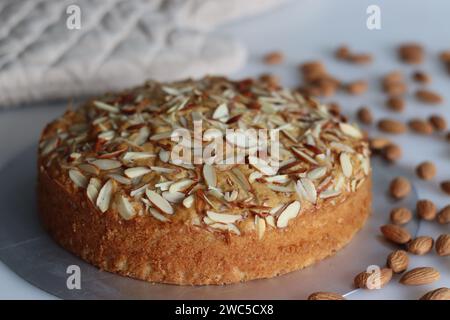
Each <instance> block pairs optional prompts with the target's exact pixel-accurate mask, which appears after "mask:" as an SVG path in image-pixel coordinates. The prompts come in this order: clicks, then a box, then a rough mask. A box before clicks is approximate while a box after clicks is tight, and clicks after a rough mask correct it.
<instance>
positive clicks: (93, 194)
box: [86, 178, 102, 203]
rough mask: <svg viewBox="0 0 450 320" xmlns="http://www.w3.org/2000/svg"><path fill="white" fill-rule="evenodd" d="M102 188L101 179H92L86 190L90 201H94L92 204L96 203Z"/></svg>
mask: <svg viewBox="0 0 450 320" xmlns="http://www.w3.org/2000/svg"><path fill="white" fill-rule="evenodd" d="M101 186H102V183H101V181H100V179H97V178H91V179H90V180H89V184H88V186H87V189H86V194H87V196H88V198H89V200H91V201H92V203H95V201H96V200H97V196H98V191H99V190H100V188H101Z"/></svg>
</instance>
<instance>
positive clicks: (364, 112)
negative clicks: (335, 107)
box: [356, 107, 373, 124]
mask: <svg viewBox="0 0 450 320" xmlns="http://www.w3.org/2000/svg"><path fill="white" fill-rule="evenodd" d="M356 115H357V117H358V119H359V121H361V122H362V123H364V124H372V123H373V115H372V112H371V111H370V109H369V108H367V107H361V108H359V110H358V112H357V114H356Z"/></svg>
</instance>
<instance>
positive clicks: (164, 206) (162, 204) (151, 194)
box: [145, 189, 174, 214]
mask: <svg viewBox="0 0 450 320" xmlns="http://www.w3.org/2000/svg"><path fill="white" fill-rule="evenodd" d="M145 194H146V195H147V198H148V200H150V202H151V203H152V204H153V205H154V206H155V207H157V208H158V209H159V210H161V211H162V212H164V213H167V214H173V212H174V211H173V208H172V206H171V205H170V203H169V202H168V201H167V200H166V199H164V198H163V197H162V196H161V195H159V194H158V193H156V192H155V191H153V190H150V189H147V190H146V191H145Z"/></svg>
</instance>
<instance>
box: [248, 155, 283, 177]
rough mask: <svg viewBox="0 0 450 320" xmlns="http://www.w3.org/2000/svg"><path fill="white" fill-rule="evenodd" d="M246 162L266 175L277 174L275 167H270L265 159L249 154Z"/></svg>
mask: <svg viewBox="0 0 450 320" xmlns="http://www.w3.org/2000/svg"><path fill="white" fill-rule="evenodd" d="M248 162H249V163H250V164H251V165H252V166H253V167H255V169H257V170H259V171H260V172H261V173H263V174H264V175H266V176H273V175H275V174H277V169H275V168H273V167H271V166H270V165H269V164H268V163H267V161H265V160H263V159H261V158H257V157H255V156H249V157H248Z"/></svg>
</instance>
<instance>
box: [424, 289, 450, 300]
mask: <svg viewBox="0 0 450 320" xmlns="http://www.w3.org/2000/svg"><path fill="white" fill-rule="evenodd" d="M420 300H450V289H449V288H439V289H435V290H432V291H430V292H427V293H426V294H424V295H423V296H422V297H421V298H420Z"/></svg>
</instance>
